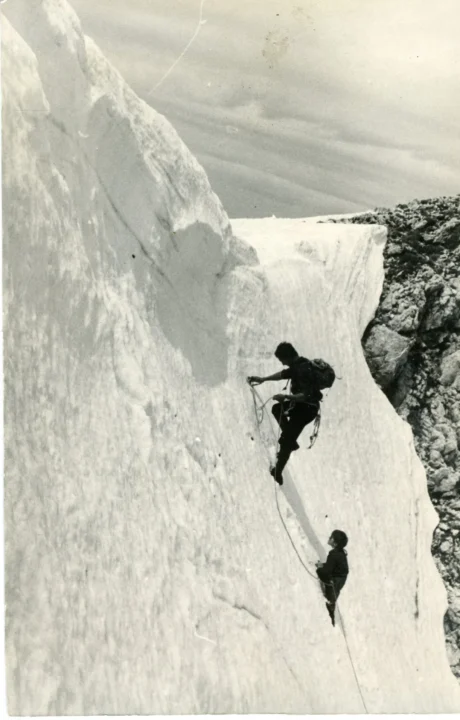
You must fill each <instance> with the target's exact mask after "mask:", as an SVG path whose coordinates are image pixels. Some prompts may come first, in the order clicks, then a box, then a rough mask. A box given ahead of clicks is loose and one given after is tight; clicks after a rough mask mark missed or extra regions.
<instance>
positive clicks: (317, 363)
mask: <svg viewBox="0 0 460 720" xmlns="http://www.w3.org/2000/svg"><path fill="white" fill-rule="evenodd" d="M311 364H312V370H313V376H314V378H315V382H316V385H317V387H318V388H319V389H320V390H324V389H325V388H330V387H332V385H333V384H334V380H335V372H334V368H332V367H331V366H330V365H329V363H327V362H326V361H325V360H321V359H320V358H315V360H312V361H311Z"/></svg>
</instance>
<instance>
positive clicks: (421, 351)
mask: <svg viewBox="0 0 460 720" xmlns="http://www.w3.org/2000/svg"><path fill="white" fill-rule="evenodd" d="M333 222H351V223H358V224H360V223H379V224H382V225H385V226H386V227H387V229H388V244H387V247H386V249H385V253H384V254H385V282H384V286H383V292H382V297H381V302H380V305H379V308H378V310H377V313H376V315H375V318H374V319H373V320H372V322H371V323H370V325H369V326H368V328H367V330H366V332H365V334H364V338H363V345H364V350H365V353H366V358H367V361H368V364H369V367H370V370H371V372H372V374H373V376H374V378H375V380H376V382H377V383H378V384H379V385H380V387H381V388H382V390H383V391H384V392H385V393H386V395H387V396H388V398H389V399H390V401H391V402H392V403H393V405H394V407H395V408H396V409H397V411H398V413H399V414H400V415H401V416H402V417H403V418H404V419H406V420H407V421H408V422H409V423H410V424H411V426H412V429H413V432H414V437H415V443H416V448H417V451H418V454H419V456H420V458H421V460H422V462H423V463H424V466H425V469H426V473H427V481H428V489H429V492H430V495H431V498H432V501H433V504H434V506H435V507H436V510H437V512H438V514H439V517H440V523H439V525H438V527H437V529H436V532H435V534H434V538H433V546H432V551H433V555H434V557H435V560H436V563H437V565H438V567H439V570H440V572H441V574H442V576H443V578H444V582H445V585H446V588H447V593H448V598H449V610H448V612H447V614H446V617H445V633H446V640H447V649H448V656H449V660H450V663H451V667H452V670H453V672H454V674H455V675H456V676H457V677H460V588H459V586H460V541H459V532H458V531H459V529H460V500H459V494H460V452H459V444H460V279H459V277H458V275H459V270H458V269H459V266H460V196H458V195H457V196H455V197H441V198H435V199H429V200H421V201H417V200H415V201H413V202H410V203H408V204H403V205H398V206H397V207H396V208H394V209H393V210H388V209H377V210H376V211H375V212H374V213H366V214H364V215H360V216H357V217H354V218H349V219H346V220H338V221H337V220H335V221H333ZM402 339H404V340H405V342H406V348H404V346H403V342H402ZM398 348H401V357H400V358H398V361H397V362H395V361H394V359H395V357H396V355H397V349H398Z"/></svg>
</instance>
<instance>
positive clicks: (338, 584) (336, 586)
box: [321, 577, 347, 625]
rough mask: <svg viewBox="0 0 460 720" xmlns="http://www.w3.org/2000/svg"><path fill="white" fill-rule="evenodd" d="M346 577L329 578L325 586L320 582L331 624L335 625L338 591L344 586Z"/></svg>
mask: <svg viewBox="0 0 460 720" xmlns="http://www.w3.org/2000/svg"><path fill="white" fill-rule="evenodd" d="M346 579H347V578H346V577H334V578H331V579H330V580H329V581H328V582H327V584H326V583H324V582H322V583H321V587H322V589H323V593H324V597H325V598H326V602H327V611H328V613H329V615H330V618H331V620H332V624H333V625H335V617H334V616H335V606H336V603H337V600H338V597H339V595H340V591H341V589H342V588H343V586H344V585H345V582H346Z"/></svg>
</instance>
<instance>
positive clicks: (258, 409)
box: [248, 383, 369, 714]
mask: <svg viewBox="0 0 460 720" xmlns="http://www.w3.org/2000/svg"><path fill="white" fill-rule="evenodd" d="M248 384H249V387H250V389H251V393H252V401H253V404H254V411H255V416H256V421H257V426H258V428H259V429H260V426H261V424H262V421H263V418H264V414H265V407H266V405H267V404H268V403H269V402H270V401H271V400H273V399H274V396H271V397H269V398H268V400H266V401H265V402H264V401H263V400H262V398H261V397H260V395H259V393H258V392H257V390H255V389H254V387H253V386H252V385H251V384H250V383H248ZM319 412H320V413H321V408H320V411H319ZM320 422H321V418H320V420H319V422H318V423H317V424H316V419H315V428H314V430H313V435H312V439H313V438H314V439H313V440H312V441H311V442H310V446H309V449H310V448H311V447H312V446H313V444H314V441H315V440H316V438H317V436H318V430H319V425H320ZM270 428H271V430H272V434H273V436H274V437H275V433H274V432H273V428H272V426H271V423H270ZM280 435H281V426H279V427H278V435H277V436H276V445H277V447H278V444H279V439H280ZM274 485H275V499H276V507H277V509H278V515H279V516H280V520H281V522H282V524H283V527H284V529H285V530H286V534H287V536H288V538H289V542H290V543H291V545H292V547H293V548H294V551H295V553H296V555H297V557H298V558H299V560H300V562H301V563H302V566H303V567H304V569H305V570H306V571H307V573H308V574H309V575H310V577H312V578H313V579H314V580H316V581H317V582H318V583H319V584H320V585H321V584H322V585H328V586H329V587H332V592H333V593H334V599H335V607H336V609H337V614H338V617H339V620H340V626H341V628H342V634H343V637H344V640H345V645H346V648H347V653H348V657H349V658H350V664H351V667H352V670H353V675H354V676H355V681H356V686H357V688H358V691H359V694H360V697H361V702H362V704H363V707H364V710H365V711H366V713H367V714H369V710H368V709H367V705H366V701H365V700H364V696H363V692H362V690H361V685H360V683H359V680H358V675H357V673H356V668H355V664H354V662H353V658H352V655H351V652H350V647H349V644H348V638H347V634H346V631H345V624H344V622H343V618H342V614H341V612H340V608H339V604H338V599H337V595H336V591H335V586H334V583H332V582H331V583H327V582H324V581H322V580H320V579H319V577H318V576H317V575H316V574H313V573H312V572H311V571H310V570H309V569H308V567H307V565H306V563H305V562H304V560H303V559H302V557H301V555H300V553H299V551H298V550H297V548H296V546H295V543H294V541H293V539H292V537H291V534H290V532H289V529H288V527H287V525H286V523H285V521H284V518H283V516H282V514H281V509H280V506H279V501H278V492H277V488H276V483H274Z"/></svg>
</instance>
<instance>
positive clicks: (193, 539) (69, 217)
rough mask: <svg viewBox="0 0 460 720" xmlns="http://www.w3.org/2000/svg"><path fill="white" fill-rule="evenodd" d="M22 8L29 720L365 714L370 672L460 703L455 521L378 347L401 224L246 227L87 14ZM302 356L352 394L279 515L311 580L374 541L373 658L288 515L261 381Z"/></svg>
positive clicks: (354, 587) (360, 565)
mask: <svg viewBox="0 0 460 720" xmlns="http://www.w3.org/2000/svg"><path fill="white" fill-rule="evenodd" d="M4 14H5V15H6V17H7V19H5V18H3V21H2V30H3V172H4V177H3V183H4V308H5V328H4V344H5V361H4V362H5V417H6V421H5V422H6V426H5V462H6V468H5V528H6V541H5V542H6V601H7V609H6V633H7V635H6V652H7V685H8V697H9V712H10V713H11V714H75V715H78V714H143V713H144V714H145V713H151V714H158V713H160V714H168V713H263V712H270V713H277V712H278V713H334V712H337V713H338V712H340V713H359V712H363V710H364V706H363V702H362V699H361V696H360V693H359V690H358V687H357V683H356V678H355V675H354V671H353V667H352V665H351V662H350V656H351V658H352V660H353V663H354V670H355V672H356V677H357V678H358V681H359V684H360V688H361V692H362V695H363V698H364V700H365V703H366V707H367V709H368V710H369V711H370V712H375V713H377V712H440V711H444V712H448V711H452V710H458V709H459V707H460V701H459V691H458V686H457V684H456V681H455V679H454V678H453V676H452V675H451V673H450V669H449V666H448V663H447V659H446V655H445V647H444V638H443V632H442V615H443V612H444V610H445V607H446V598H445V593H444V589H443V587H442V584H441V582H440V579H439V577H438V575H437V573H436V571H435V568H434V565H433V562H432V560H431V556H430V540H431V533H432V530H433V527H434V525H435V523H436V516H435V513H434V512H433V510H432V508H431V505H430V503H429V500H428V496H427V493H426V488H425V478H424V474H423V470H422V467H421V465H420V463H419V462H418V460H417V458H416V456H415V454H414V450H413V445H412V439H411V434H410V432H409V430H408V428H407V426H406V425H405V424H404V423H402V422H401V421H400V420H399V419H398V418H397V416H396V415H395V413H394V412H393V410H392V408H391V407H390V405H389V403H388V402H387V401H386V400H385V398H384V397H383V396H382V394H381V393H380V392H379V391H378V390H377V388H376V387H375V385H374V383H373V382H372V379H371V377H370V374H369V372H368V370H367V366H366V363H365V361H364V359H363V356H362V352H361V347H360V335H361V332H362V330H363V328H364V327H365V325H366V323H367V321H368V320H369V318H370V317H371V315H372V313H373V311H374V309H375V307H376V304H377V300H378V295H379V292H380V287H381V282H382V261H381V253H382V244H383V242H384V236H383V231H382V230H381V229H379V228H377V227H371V226H368V227H365V226H362V227H355V226H343V227H342V226H324V227H322V226H321V225H314V224H311V223H308V222H303V221H302V220H296V221H280V220H276V219H268V220H263V221H239V222H235V223H234V234H233V233H232V229H231V227H230V224H229V222H228V219H227V217H226V215H225V213H224V211H223V209H222V207H221V205H220V203H219V200H218V199H217V198H216V196H215V195H214V194H213V193H212V190H211V188H210V187H209V184H208V181H207V179H206V176H205V173H204V172H203V170H202V169H201V168H200V166H199V165H198V164H197V162H196V161H195V160H194V158H193V157H192V156H191V155H190V153H189V152H188V150H187V149H186V148H185V146H184V145H183V143H182V142H181V141H180V139H179V138H178V136H177V135H176V133H175V132H174V130H173V129H172V127H171V126H170V125H169V123H168V122H167V121H166V120H165V119H164V118H162V117H161V116H159V115H158V114H157V113H155V112H154V111H153V110H152V109H150V108H149V107H147V106H146V105H144V104H143V103H142V102H141V101H139V100H138V98H137V97H136V96H135V95H134V94H133V93H132V92H131V91H130V90H129V88H128V87H127V86H126V85H125V83H124V82H123V81H122V79H121V78H120V77H119V75H118V74H117V73H116V72H115V71H114V70H113V69H112V68H111V67H110V66H109V65H108V63H107V62H106V60H105V59H104V57H103V56H102V55H101V53H100V52H99V50H98V49H97V47H95V45H94V44H93V43H92V42H91V40H89V39H88V38H85V37H84V36H83V35H82V32H81V29H80V26H79V23H78V20H77V18H76V17H75V15H74V13H73V12H72V10H71V9H70V8H69V6H68V5H67V4H66V3H65V2H63V1H61V0H45V1H40V2H38V0H33V1H32V2H31V1H30V0H29V1H28V2H27V3H26V2H25V0H16V2H15V3H10V4H7V5H5V6H4ZM235 235H236V236H238V237H239V238H240V239H237V238H236V237H235ZM256 251H257V255H256ZM280 339H291V340H292V342H294V344H296V345H297V346H298V347H299V349H301V350H302V352H304V353H305V354H307V355H314V356H318V355H319V356H324V357H325V358H326V359H328V360H330V361H331V362H332V363H333V364H334V365H335V366H336V369H337V371H338V374H339V375H340V376H341V378H342V379H341V380H340V381H337V383H336V385H335V386H334V388H333V390H332V391H331V393H330V396H329V397H328V399H327V401H326V402H325V403H324V411H323V423H322V428H321V434H320V437H319V439H318V441H317V444H316V445H315V447H314V449H313V450H312V451H307V450H306V449H305V447H303V448H302V449H301V450H300V451H299V452H298V453H297V454H296V455H295V457H293V459H292V462H291V464H290V466H289V467H290V471H289V473H288V476H287V480H286V484H285V486H284V488H283V492H280V494H279V497H278V500H279V504H280V508H281V512H282V514H283V517H284V518H285V521H286V522H287V523H288V526H289V528H290V531H291V533H292V536H293V539H294V541H295V542H296V544H297V547H298V548H299V552H300V553H301V554H302V556H303V558H304V561H305V562H306V563H307V564H308V567H310V568H312V567H313V563H314V561H315V560H316V559H317V558H318V555H319V556H321V557H323V556H324V549H325V540H326V539H327V536H328V533H329V532H330V531H331V530H332V529H333V528H334V527H340V528H342V529H344V530H346V531H347V533H348V534H349V536H350V565H351V574H350V579H349V582H348V584H347V586H346V589H345V590H344V592H343V596H342V598H341V610H342V615H343V618H344V623H345V628H346V638H347V642H348V646H347V644H346V642H345V637H344V635H343V633H342V632H341V629H340V627H336V628H332V626H331V625H330V623H329V618H328V615H327V613H326V610H325V608H324V604H323V601H322V598H321V595H320V592H319V589H318V585H317V583H316V582H315V580H314V578H312V577H311V576H310V575H309V574H308V573H307V572H306V571H305V570H304V568H303V567H302V565H301V564H300V562H299V560H298V558H297V556H296V555H295V553H294V551H293V549H292V546H291V545H290V542H289V539H288V537H287V536H286V534H285V531H284V528H283V526H282V524H281V521H280V517H279V515H278V511H277V505H276V503H275V496H274V493H275V487H274V486H273V484H272V481H271V478H270V477H269V476H268V475H267V453H266V449H265V445H264V443H263V442H262V441H261V436H260V435H259V434H258V432H257V428H256V424H255V419H254V413H253V407H252V400H251V394H250V392H249V389H248V387H247V385H246V384H245V382H244V378H245V376H246V375H247V374H249V373H258V372H265V371H267V372H269V371H272V370H276V369H278V366H277V364H276V361H275V360H274V358H273V357H272V352H273V349H274V347H275V346H276V344H277V342H278V341H279V340H280ZM274 390H275V386H271V387H269V386H263V388H261V390H260V391H261V392H262V393H263V395H264V397H268V396H269V394H270V393H271V392H273V391H274ZM261 434H262V438H263V439H264V441H266V444H267V447H268V445H269V443H270V429H269V426H268V425H267V423H266V422H264V424H263V426H262V430H261ZM304 446H306V438H305V439H304Z"/></svg>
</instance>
